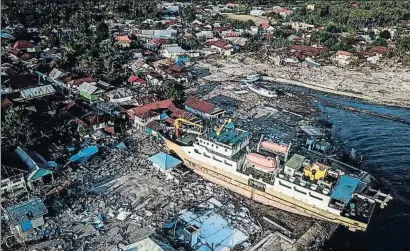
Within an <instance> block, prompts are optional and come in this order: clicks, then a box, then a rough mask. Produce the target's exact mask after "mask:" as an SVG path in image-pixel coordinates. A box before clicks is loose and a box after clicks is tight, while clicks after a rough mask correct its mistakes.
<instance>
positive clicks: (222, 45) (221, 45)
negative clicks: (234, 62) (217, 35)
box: [211, 40, 233, 56]
mask: <svg viewBox="0 0 410 251" xmlns="http://www.w3.org/2000/svg"><path fill="white" fill-rule="evenodd" d="M211 48H212V49H216V50H217V51H218V53H219V54H221V55H225V56H230V55H231V54H232V51H233V46H232V45H231V44H228V43H226V42H224V41H221V40H218V41H214V42H211Z"/></svg>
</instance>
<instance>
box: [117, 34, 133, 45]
mask: <svg viewBox="0 0 410 251" xmlns="http://www.w3.org/2000/svg"><path fill="white" fill-rule="evenodd" d="M131 42H132V41H131V39H130V38H129V37H128V36H116V37H115V43H116V44H118V45H120V46H121V47H130V45H131Z"/></svg>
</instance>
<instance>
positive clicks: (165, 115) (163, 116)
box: [159, 112, 169, 120]
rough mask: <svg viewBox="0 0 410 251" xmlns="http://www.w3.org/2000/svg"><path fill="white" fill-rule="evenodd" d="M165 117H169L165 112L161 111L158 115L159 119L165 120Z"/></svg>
mask: <svg viewBox="0 0 410 251" xmlns="http://www.w3.org/2000/svg"><path fill="white" fill-rule="evenodd" d="M167 118H169V117H168V115H167V114H166V113H165V112H163V113H161V115H159V119H160V120H166V119H167Z"/></svg>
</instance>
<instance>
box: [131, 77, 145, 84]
mask: <svg viewBox="0 0 410 251" xmlns="http://www.w3.org/2000/svg"><path fill="white" fill-rule="evenodd" d="M128 82H129V83H131V84H138V83H139V84H146V83H147V81H145V80H144V79H142V78H140V77H138V76H137V75H132V76H131V77H129V79H128Z"/></svg>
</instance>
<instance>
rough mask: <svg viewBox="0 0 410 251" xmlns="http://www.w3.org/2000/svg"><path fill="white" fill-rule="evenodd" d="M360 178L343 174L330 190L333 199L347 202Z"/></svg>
mask: <svg viewBox="0 0 410 251" xmlns="http://www.w3.org/2000/svg"><path fill="white" fill-rule="evenodd" d="M359 182H360V180H358V179H356V178H353V177H350V176H347V175H343V176H342V177H341V178H340V180H339V182H338V183H337V184H336V187H335V189H334V190H333V192H332V195H331V196H330V197H331V198H333V199H335V200H341V201H343V202H344V203H349V201H350V198H351V197H352V194H353V193H354V191H355V190H356V187H357V185H358V184H359Z"/></svg>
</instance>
